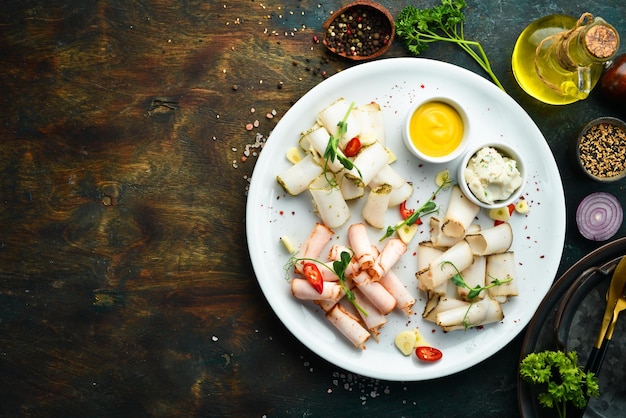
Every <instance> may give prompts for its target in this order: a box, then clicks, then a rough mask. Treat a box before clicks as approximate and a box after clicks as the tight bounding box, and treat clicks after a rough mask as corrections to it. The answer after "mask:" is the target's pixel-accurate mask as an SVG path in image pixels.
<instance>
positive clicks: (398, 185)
mask: <svg viewBox="0 0 626 418" xmlns="http://www.w3.org/2000/svg"><path fill="white" fill-rule="evenodd" d="M383 184H388V185H390V186H391V195H390V196H389V207H393V206H397V205H399V204H400V203H402V202H404V201H405V200H407V199H408V198H409V197H411V195H412V194H413V185H412V184H411V183H408V182H407V181H406V180H405V179H404V178H403V177H402V176H400V175H399V174H398V173H397V172H396V171H395V170H394V169H393V168H392V167H391V166H390V165H389V164H387V165H386V166H384V167H383V168H382V169H381V170H380V171H379V172H378V174H377V175H376V176H375V177H374V179H372V181H371V182H370V183H369V184H368V187H370V188H371V189H375V188H376V187H379V186H382V185H383Z"/></svg>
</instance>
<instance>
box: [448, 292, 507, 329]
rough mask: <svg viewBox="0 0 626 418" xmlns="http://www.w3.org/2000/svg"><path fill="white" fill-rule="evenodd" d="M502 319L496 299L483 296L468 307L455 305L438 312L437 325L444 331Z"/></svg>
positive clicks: (502, 315) (501, 312)
mask: <svg viewBox="0 0 626 418" xmlns="http://www.w3.org/2000/svg"><path fill="white" fill-rule="evenodd" d="M502 319H504V312H503V311H502V306H501V305H500V303H499V302H498V301H495V300H493V299H490V298H485V299H483V300H481V301H479V302H476V303H471V304H469V307H465V306H463V307H457V308H454V309H450V310H446V311H442V312H439V313H438V314H437V325H439V326H440V327H441V328H442V329H443V330H444V331H453V330H457V329H467V328H471V327H477V326H481V325H487V324H491V323H493V322H498V321H501V320H502Z"/></svg>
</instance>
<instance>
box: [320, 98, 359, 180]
mask: <svg viewBox="0 0 626 418" xmlns="http://www.w3.org/2000/svg"><path fill="white" fill-rule="evenodd" d="M353 107H354V102H352V103H350V106H348V110H347V111H346V114H345V115H344V117H343V119H342V120H340V121H339V122H337V127H338V129H337V134H336V135H330V138H329V139H328V144H327V145H326V149H325V150H324V176H326V173H328V163H329V162H333V161H335V160H337V161H339V163H341V165H342V166H344V168H345V169H346V170H352V169H355V170H356V171H357V172H358V173H359V177H363V176H362V175H361V171H360V170H359V168H358V167H357V166H356V165H354V163H353V162H352V160H350V159H349V158H348V157H346V156H345V155H343V153H341V152H339V141H340V140H341V139H343V137H344V136H345V134H346V132H348V116H349V115H350V112H351V111H352V108H353ZM326 180H327V181H328V182H329V183H330V184H331V185H333V184H334V182H332V181H330V180H329V179H328V177H327V178H326Z"/></svg>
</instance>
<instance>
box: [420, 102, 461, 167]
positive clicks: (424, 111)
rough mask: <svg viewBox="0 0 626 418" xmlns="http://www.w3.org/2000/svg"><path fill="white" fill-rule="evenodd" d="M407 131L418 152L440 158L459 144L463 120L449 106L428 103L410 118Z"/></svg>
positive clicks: (439, 103) (440, 103)
mask: <svg viewBox="0 0 626 418" xmlns="http://www.w3.org/2000/svg"><path fill="white" fill-rule="evenodd" d="M409 131H410V134H411V141H412V142H413V144H414V145H415V147H416V148H417V149H418V150H420V151H421V152H422V153H424V154H426V155H428V156H431V157H442V156H444V155H447V154H450V153H451V152H452V151H454V150H455V149H456V147H458V146H459V144H460V143H461V138H462V137H463V120H462V119H461V116H460V115H459V112H457V111H456V109H454V107H452V106H450V105H449V104H447V103H443V102H437V101H433V102H428V103H425V104H424V105H423V106H420V107H418V108H417V110H416V111H415V112H414V113H413V115H412V116H411V121H410V125H409Z"/></svg>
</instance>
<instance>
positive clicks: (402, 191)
mask: <svg viewBox="0 0 626 418" xmlns="http://www.w3.org/2000/svg"><path fill="white" fill-rule="evenodd" d="M412 194H413V185H412V184H411V183H408V182H405V183H404V184H403V185H402V186H400V187H398V188H394V189H392V190H391V196H389V207H390V208H392V207H394V206H398V205H399V204H400V203H402V202H404V201H405V200H407V199H408V198H409V197H411V195H412Z"/></svg>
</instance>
